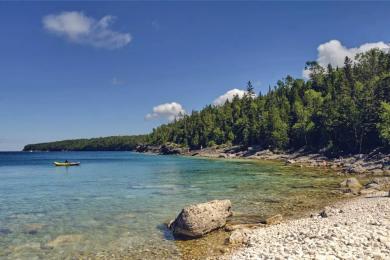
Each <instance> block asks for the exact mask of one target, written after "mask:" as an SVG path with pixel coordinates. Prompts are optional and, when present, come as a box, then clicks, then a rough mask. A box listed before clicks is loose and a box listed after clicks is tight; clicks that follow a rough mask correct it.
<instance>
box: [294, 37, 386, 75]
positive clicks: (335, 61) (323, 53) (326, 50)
mask: <svg viewBox="0 0 390 260" xmlns="http://www.w3.org/2000/svg"><path fill="white" fill-rule="evenodd" d="M374 48H377V49H380V50H388V49H389V48H390V44H388V43H384V42H382V41H381V42H373V43H365V44H362V45H360V46H359V47H355V48H347V47H345V46H343V45H342V44H341V42H340V41H338V40H331V41H329V42H326V43H323V44H321V45H320V46H318V48H317V51H318V56H317V62H318V64H319V65H321V66H323V67H326V66H328V64H331V65H332V66H334V67H336V66H338V67H343V66H344V59H345V57H346V56H347V57H349V58H351V59H352V60H353V59H354V57H355V55H356V54H358V53H362V52H366V51H369V50H371V49H374ZM302 74H303V77H305V78H308V77H309V74H310V73H309V71H307V70H303V73H302Z"/></svg>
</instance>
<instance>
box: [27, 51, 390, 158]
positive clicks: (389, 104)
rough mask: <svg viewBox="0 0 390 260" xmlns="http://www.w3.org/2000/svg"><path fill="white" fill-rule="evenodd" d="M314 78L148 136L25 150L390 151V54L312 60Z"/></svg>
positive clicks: (250, 94)
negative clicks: (324, 62)
mask: <svg viewBox="0 0 390 260" xmlns="http://www.w3.org/2000/svg"><path fill="white" fill-rule="evenodd" d="M305 69H306V70H307V71H308V72H309V75H310V76H309V79H308V80H306V81H305V80H303V79H295V78H293V77H291V76H287V77H285V78H284V79H283V80H280V81H278V82H277V84H276V86H274V87H273V88H271V87H270V88H269V90H268V92H267V93H266V94H262V93H259V94H258V95H255V92H254V88H253V86H252V84H251V82H248V84H247V92H246V94H245V95H244V96H243V97H242V98H239V97H238V96H236V97H234V98H233V99H232V100H228V101H226V103H225V104H223V105H218V106H215V105H208V106H206V107H205V108H203V109H202V110H200V111H192V113H191V114H188V115H180V116H179V117H178V118H177V119H176V120H174V121H173V122H171V123H168V124H163V125H161V126H159V127H157V128H155V129H153V131H152V133H150V134H148V135H138V136H112V137H104V138H92V139H76V140H65V141H59V142H52V143H42V144H35V145H27V146H26V147H25V148H24V150H52V151H53V150H54V151H61V150H75V151H81V150H88V151H95V150H112V151H117V150H134V149H135V147H136V146H137V145H138V144H152V145H163V144H166V143H175V144H177V145H181V146H185V147H189V148H191V149H199V148H202V147H210V146H215V145H226V146H229V145H242V146H254V145H258V146H261V147H263V148H271V149H283V150H286V149H292V150H296V149H300V148H305V149H307V150H312V151H321V152H325V153H327V154H328V155H337V154H343V153H364V152H369V151H371V150H373V149H375V148H377V147H381V148H383V149H385V150H387V151H390V54H389V52H385V51H381V50H378V49H372V50H370V51H368V52H366V53H361V54H358V55H357V56H356V57H354V59H353V60H352V59H350V58H348V57H346V58H345V62H344V66H343V67H342V68H339V67H332V66H331V65H328V66H327V67H326V68H324V67H322V66H320V65H319V64H318V63H317V62H307V63H306V67H305Z"/></svg>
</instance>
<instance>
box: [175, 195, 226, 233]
mask: <svg viewBox="0 0 390 260" xmlns="http://www.w3.org/2000/svg"><path fill="white" fill-rule="evenodd" d="M231 207H232V204H231V202H230V200H213V201H209V202H206V203H200V204H195V205H191V206H188V207H185V208H184V209H183V210H182V211H181V212H180V214H179V215H178V216H177V218H176V219H175V220H174V221H173V222H172V223H171V224H170V225H169V228H170V229H171V230H172V232H173V235H174V236H175V237H176V238H185V239H192V238H199V237H202V236H204V235H205V234H207V233H209V232H211V231H213V230H215V229H218V228H221V227H223V226H225V225H226V219H227V218H228V217H230V216H231V215H232V211H231Z"/></svg>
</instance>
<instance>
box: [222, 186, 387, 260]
mask: <svg viewBox="0 0 390 260" xmlns="http://www.w3.org/2000/svg"><path fill="white" fill-rule="evenodd" d="M387 195H388V193H387V192H378V193H375V194H370V195H366V196H361V197H358V198H354V199H351V200H348V201H342V202H338V203H337V204H335V205H334V206H332V207H329V208H326V209H325V213H326V214H322V216H321V215H319V214H315V215H313V216H311V217H308V218H302V219H298V220H292V221H287V222H284V223H281V224H278V225H274V226H269V227H265V228H259V229H255V230H252V231H250V232H249V237H248V241H247V243H246V245H245V246H244V247H242V248H240V249H238V250H236V251H234V252H233V253H232V254H231V255H228V256H225V257H224V259H390V197H388V196H387ZM326 215H327V216H326Z"/></svg>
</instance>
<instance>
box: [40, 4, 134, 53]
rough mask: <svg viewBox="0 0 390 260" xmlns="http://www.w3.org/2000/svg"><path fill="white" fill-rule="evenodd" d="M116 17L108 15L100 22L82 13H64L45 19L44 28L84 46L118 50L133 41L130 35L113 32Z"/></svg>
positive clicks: (48, 16)
mask: <svg viewBox="0 0 390 260" xmlns="http://www.w3.org/2000/svg"><path fill="white" fill-rule="evenodd" d="M114 20H115V17H114V16H111V15H106V16H104V17H103V18H101V19H100V20H96V19H94V18H93V17H88V16H86V15H84V13H82V12H76V11H73V12H62V13H59V14H49V15H46V16H45V17H43V19H42V23H43V27H44V28H45V29H46V30H47V31H49V32H52V33H55V34H56V35H58V36H60V37H64V38H66V39H67V40H69V41H71V42H74V43H78V44H84V45H91V46H94V47H97V48H106V49H117V48H121V47H124V46H126V45H127V44H129V43H130V41H131V39H132V38H131V35H130V34H129V33H120V32H115V31H113V30H111V28H110V25H112V24H113V22H114Z"/></svg>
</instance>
